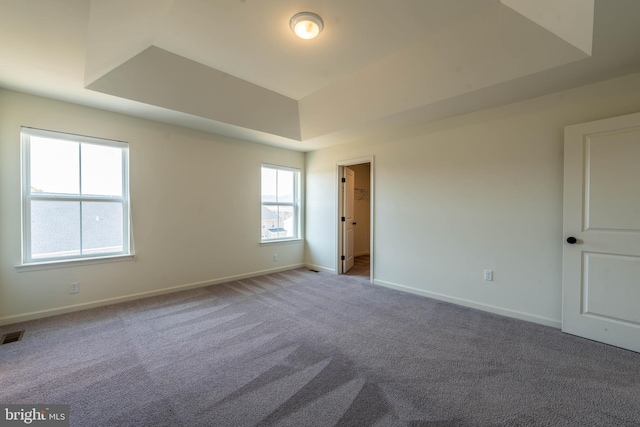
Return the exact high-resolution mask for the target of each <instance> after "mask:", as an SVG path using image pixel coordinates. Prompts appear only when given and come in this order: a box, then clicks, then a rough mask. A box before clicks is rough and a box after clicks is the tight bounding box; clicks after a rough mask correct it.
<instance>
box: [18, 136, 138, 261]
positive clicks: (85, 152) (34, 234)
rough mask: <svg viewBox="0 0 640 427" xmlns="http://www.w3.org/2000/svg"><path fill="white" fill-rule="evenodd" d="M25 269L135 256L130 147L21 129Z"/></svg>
mask: <svg viewBox="0 0 640 427" xmlns="http://www.w3.org/2000/svg"><path fill="white" fill-rule="evenodd" d="M21 137H22V170H23V173H22V203H23V206H22V242H23V245H22V246H23V248H22V263H23V264H33V263H42V262H53V261H67V260H77V259H85V258H102V257H111V256H117V255H130V254H131V244H130V230H129V149H128V144H127V143H124V142H119V141H110V140H104V139H99V138H90V137H85V136H78V135H70V134H63V133H57V132H51V131H43V130H37V129H31V128H22V132H21Z"/></svg>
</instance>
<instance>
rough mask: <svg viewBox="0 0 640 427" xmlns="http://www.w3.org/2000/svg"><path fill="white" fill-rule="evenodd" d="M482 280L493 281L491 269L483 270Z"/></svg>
mask: <svg viewBox="0 0 640 427" xmlns="http://www.w3.org/2000/svg"><path fill="white" fill-rule="evenodd" d="M484 280H486V281H487V282H491V281H493V270H485V271H484Z"/></svg>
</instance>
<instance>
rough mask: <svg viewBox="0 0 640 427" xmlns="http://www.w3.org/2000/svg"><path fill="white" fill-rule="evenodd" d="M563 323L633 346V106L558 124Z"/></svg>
mask: <svg viewBox="0 0 640 427" xmlns="http://www.w3.org/2000/svg"><path fill="white" fill-rule="evenodd" d="M564 168H565V170H564V218H563V228H564V239H565V242H564V250H563V278H562V287H563V303H562V330H563V331H564V332H568V333H570V334H574V335H579V336H582V337H585V338H589V339H592V340H596V341H600V342H604V343H607V344H611V345H615V346H618V347H622V348H626V349H629V350H633V351H638V352H640V114H633V115H629V116H623V117H617V118H612V119H606V120H599V121H597V122H590V123H584V124H579V125H574V126H568V127H567V128H565V164H564Z"/></svg>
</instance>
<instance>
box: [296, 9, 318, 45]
mask: <svg viewBox="0 0 640 427" xmlns="http://www.w3.org/2000/svg"><path fill="white" fill-rule="evenodd" d="M289 26H290V27H291V29H292V30H293V32H294V33H296V35H297V36H298V37H300V38H301V39H306V40H308V39H313V38H315V37H317V36H318V34H320V32H321V31H322V29H323V28H324V22H323V21H322V18H320V17H319V16H318V15H316V14H315V13H311V12H300V13H296V14H295V15H293V18H291V21H289Z"/></svg>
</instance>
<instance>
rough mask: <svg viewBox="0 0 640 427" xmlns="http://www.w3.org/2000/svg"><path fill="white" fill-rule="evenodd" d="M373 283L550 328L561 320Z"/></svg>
mask: <svg viewBox="0 0 640 427" xmlns="http://www.w3.org/2000/svg"><path fill="white" fill-rule="evenodd" d="M373 283H374V284H376V285H379V286H384V287H385V288H391V289H396V290H399V291H402V292H409V293H412V294H415V295H420V296H423V297H427V298H432V299H437V300H439V301H446V302H450V303H453V304H457V305H462V306H464V307H470V308H475V309H477V310H482V311H487V312H489V313H494V314H500V315H502V316H507V317H513V318H515V319H520V320H526V321H528V322H533V323H538V324H541V325H545V326H551V327H552V328H556V329H560V328H561V326H562V322H561V321H560V320H554V319H549V318H547V317H542V316H537V315H535V314H530V313H525V312H522V311H517V310H511V309H508V308H502V307H496V306H493V305H489V304H484V303H479V302H475V301H470V300H466V299H463V298H458V297H452V296H448V295H443V294H439V293H435V292H430V291H425V290H422V289H416V288H412V287H409V286H404V285H398V284H397V283H391V282H385V281H384V280H377V279H375V280H374V281H373Z"/></svg>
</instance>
